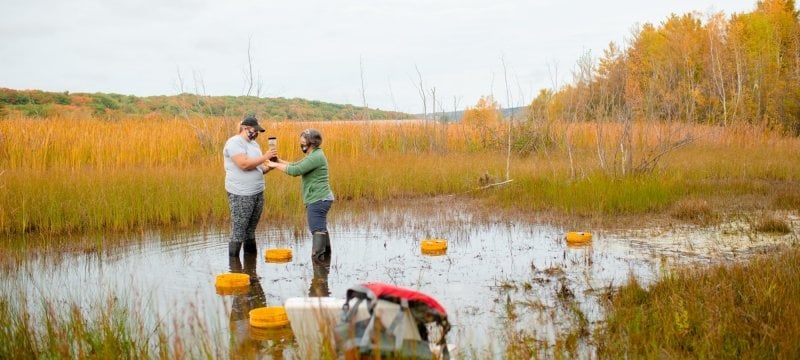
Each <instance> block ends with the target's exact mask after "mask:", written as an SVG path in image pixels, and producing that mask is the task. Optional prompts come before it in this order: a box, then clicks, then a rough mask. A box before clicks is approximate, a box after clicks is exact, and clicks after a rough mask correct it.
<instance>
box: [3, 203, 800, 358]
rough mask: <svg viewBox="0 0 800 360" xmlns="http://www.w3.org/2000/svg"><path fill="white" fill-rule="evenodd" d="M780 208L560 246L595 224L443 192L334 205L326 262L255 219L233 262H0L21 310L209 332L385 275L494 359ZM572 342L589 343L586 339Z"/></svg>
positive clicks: (279, 351)
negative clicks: (96, 311)
mask: <svg viewBox="0 0 800 360" xmlns="http://www.w3.org/2000/svg"><path fill="white" fill-rule="evenodd" d="M787 216H788V218H789V220H790V222H791V224H792V227H793V229H795V232H794V233H791V234H788V235H782V236H774V235H760V234H755V233H753V232H751V231H749V230H748V228H747V227H748V226H747V224H744V223H741V224H737V223H735V222H731V223H726V224H725V225H718V226H713V227H700V226H691V225H680V226H678V225H675V226H662V227H645V228H640V229H636V230H628V231H593V235H594V238H593V241H592V242H591V244H590V245H587V246H580V247H571V246H567V244H566V242H565V241H564V234H565V232H567V231H576V230H577V231H592V229H566V228H562V227H558V226H552V225H548V224H543V223H539V222H537V221H536V220H535V219H525V218H524V217H518V218H515V219H507V218H502V217H499V216H486V215H480V216H478V215H477V214H476V213H473V212H471V209H470V208H469V207H468V206H454V204H453V203H451V202H449V201H441V202H438V203H435V204H433V205H432V206H431V207H428V208H426V209H424V210H422V209H419V208H414V207H394V208H387V209H375V210H371V211H367V212H361V213H358V214H345V213H338V214H337V216H336V219H335V221H334V222H333V223H332V224H331V226H330V230H331V241H332V244H333V257H332V260H331V262H330V264H329V265H328V264H322V266H320V264H317V266H314V264H313V263H312V262H311V260H310V249H311V240H310V237H309V236H307V235H306V234H305V233H298V232H297V231H296V230H295V229H293V228H289V227H283V226H280V225H275V224H267V223H263V224H262V225H261V226H260V227H259V229H258V233H257V238H258V247H259V253H258V255H257V257H252V258H243V259H242V260H236V261H231V260H230V259H229V257H228V256H227V239H228V229H227V228H220V229H212V230H208V229H206V230H197V231H182V232H177V233H176V232H162V231H150V232H144V233H141V234H139V235H137V236H133V238H132V239H128V240H126V241H124V242H123V244H124V245H117V246H113V247H106V248H104V249H102V250H100V251H90V252H80V251H78V252H75V253H67V254H53V255H50V256H39V257H35V258H31V259H29V260H26V261H24V262H23V263H21V264H20V265H19V266H17V267H16V268H15V269H10V270H6V272H7V273H6V274H4V276H3V279H2V282H3V283H4V284H3V286H4V288H6V289H8V288H14V287H16V288H19V289H22V291H23V292H25V293H26V294H25V296H26V298H27V301H28V303H29V304H28V306H29V307H31V308H35V307H36V306H40V305H41V303H42V300H46V301H47V302H48V303H49V304H51V305H53V304H54V305H53V306H56V307H58V306H59V305H69V304H76V305H77V306H78V307H79V308H81V309H83V310H85V311H87V312H90V311H91V309H92V308H94V307H96V306H103V305H102V304H107V303H108V302H109V301H110V300H109V299H117V300H115V301H122V302H124V303H126V304H127V306H129V307H131V308H133V309H135V311H136V312H137V315H138V316H141V317H142V318H143V319H145V323H146V324H145V325H146V326H156V325H155V324H156V323H157V322H158V321H161V322H162V323H164V324H167V326H171V327H174V329H171V330H170V331H169V333H178V334H180V333H183V334H184V335H183V336H184V337H187V336H198V334H200V333H202V334H204V336H207V337H208V338H210V339H218V338H220V337H228V336H231V334H232V333H237V332H247V329H246V320H247V319H246V317H247V312H246V310H248V309H250V308H255V307H260V306H272V305H282V304H284V302H285V301H286V300H287V299H288V298H292V297H305V296H309V295H325V294H328V295H329V296H332V297H338V298H343V297H344V296H345V292H346V290H347V289H348V288H349V287H351V286H353V285H356V284H360V283H363V282H386V283H391V284H396V285H399V286H403V287H409V288H413V289H418V290H420V291H422V292H424V293H427V294H429V295H430V296H432V297H434V298H435V299H437V300H438V301H439V302H440V303H441V304H442V305H443V306H444V308H445V309H446V310H447V311H448V317H449V320H450V322H451V323H452V324H453V328H452V330H451V332H450V333H449V334H448V337H447V338H448V342H450V343H454V344H455V345H456V347H457V349H458V350H459V353H460V354H461V355H462V356H465V357H472V356H477V357H481V358H485V357H501V354H502V353H503V350H502V349H503V347H504V346H505V344H506V341H507V339H508V338H509V336H510V335H511V333H512V332H514V333H524V334H527V335H528V336H530V337H532V338H535V339H539V340H540V341H541V343H542V344H544V345H543V346H545V347H546V346H547V344H548V343H552V342H553V341H554V339H555V338H556V337H557V336H558V334H559V333H560V332H563V331H568V329H569V328H570V327H571V326H574V323H575V321H576V314H577V312H576V309H578V310H577V311H578V312H580V313H581V314H583V315H582V316H584V317H585V319H586V320H587V321H588V324H589V327H590V328H594V327H595V326H597V324H598V322H599V320H600V319H602V317H603V315H604V313H603V307H602V305H601V299H602V297H603V294H604V293H605V291H606V290H607V289H608V288H609V287H616V286H619V285H621V284H624V283H626V282H627V281H628V279H629V278H630V277H631V276H633V277H635V278H636V279H637V280H638V281H639V282H640V283H642V284H645V285H646V284H650V283H652V282H653V281H654V280H656V279H657V278H658V277H659V276H661V275H662V274H663V273H664V272H665V271H669V270H670V269H673V268H675V267H676V266H680V265H684V264H707V263H714V262H720V261H736V260H737V259H741V258H746V257H747V256H749V255H750V254H753V253H756V252H759V251H760V249H768V248H769V247H771V246H775V245H776V244H785V243H792V242H793V243H797V241H798V240H797V239H798V235H797V228H798V226H797V224H798V219H797V217H796V215H791V214H787ZM426 238H441V239H446V240H447V241H448V249H447V251H446V253H445V254H443V255H436V256H431V255H426V254H423V253H422V252H421V250H420V242H421V240H423V239H426ZM99 241H103V240H102V239H101V240H99ZM268 248H290V249H292V251H293V258H292V260H291V261H290V262H286V263H268V262H266V261H265V259H264V251H265V249H268ZM229 271H237V272H240V271H244V272H249V273H251V274H254V275H255V277H254V280H256V281H254V282H253V284H251V286H250V290H249V293H248V294H244V295H220V294H218V293H217V291H216V289H215V286H214V280H215V276H216V275H217V274H221V273H226V272H229ZM566 302H569V304H575V305H577V307H574V306H565V303H566ZM567 305H568V304H567ZM148 324H149V325H148ZM188 324H192V325H188ZM242 324H245V325H242ZM254 338H255V339H256V340H255V341H256V342H259V341H260V342H261V343H260V344H258V347H259V348H260V350H257V355H258V357H264V358H269V357H292V356H293V354H294V352H293V346H294V345H293V340H292V336H291V333H290V332H289V333H283V334H280V336H272V337H269V336H268V337H262V338H258V337H254ZM218 343H223V344H225V343H227V342H226V341H221V342H218ZM265 349H266V350H265ZM582 349H583V350H584V351H591V341H590V339H589V338H588V337H586V338H585V339H584V341H583V345H582ZM225 351H227V350H225Z"/></svg>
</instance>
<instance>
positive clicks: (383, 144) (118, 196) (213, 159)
mask: <svg viewBox="0 0 800 360" xmlns="http://www.w3.org/2000/svg"><path fill="white" fill-rule="evenodd" d="M237 120H238V119H233V118H196V119H195V118H192V119H183V118H151V117H147V118H145V117H139V118H126V119H120V120H114V121H105V120H96V119H72V118H60V117H51V118H45V119H30V118H24V117H16V118H15V117H12V118H7V119H4V120H0V232H3V233H5V234H20V233H26V232H28V233H29V232H52V233H59V232H76V231H77V232H81V231H86V230H97V229H113V230H132V229H136V228H139V227H147V226H162V225H168V226H178V227H187V226H196V225H198V224H200V225H202V224H214V223H217V222H219V221H224V220H225V219H226V218H227V216H228V208H227V200H226V198H225V192H224V186H223V180H224V171H223V169H222V155H221V149H222V146H223V144H224V142H225V140H226V139H227V138H228V137H230V136H231V135H233V133H234V132H235V129H236V124H237ZM264 126H265V127H266V128H267V132H266V133H265V134H262V137H261V138H259V139H258V141H259V142H260V143H261V145H262V148H266V146H265V141H266V137H267V136H277V137H278V149H279V155H280V156H281V157H282V158H284V159H287V160H296V159H299V158H300V157H301V153H300V150H299V148H298V146H297V142H298V137H299V134H300V132H301V131H302V130H303V129H305V128H307V127H315V128H318V129H319V130H320V131H321V132H322V133H323V136H324V142H323V149H324V150H325V152H326V155H327V156H328V160H329V162H330V169H331V170H330V171H331V183H332V187H333V190H334V192H335V194H336V197H337V199H339V202H338V203H337V205H336V206H337V207H351V208H352V207H359V206H364V204H369V203H372V202H380V201H386V200H391V199H402V198H416V197H423V196H424V197H428V196H437V195H462V196H469V197H477V198H481V199H483V200H485V201H486V202H487V204H488V205H490V206H495V207H505V208H508V209H512V210H521V211H531V210H536V211H539V210H544V211H554V212H557V213H562V214H566V215H580V216H601V217H605V216H615V215H620V214H642V213H650V212H661V211H663V210H665V209H668V208H670V206H671V205H672V204H674V203H675V202H676V201H678V200H681V199H684V198H700V199H704V198H709V199H713V198H722V199H726V200H729V199H731V198H735V197H737V196H743V195H746V196H757V197H768V196H773V194H772V190H771V189H773V188H774V187H775V186H778V187H780V188H784V189H787V190H786V191H788V193H789V194H795V195H796V194H797V190H796V189H797V186H798V185H797V181H798V179H800V162H798V161H790V160H789V159H796V158H798V155H800V140H799V139H797V138H790V137H789V138H787V137H783V136H780V135H778V134H774V133H769V132H766V131H763V130H760V129H758V128H753V127H737V128H717V127H706V126H701V125H686V126H685V129H684V131H686V132H688V133H692V134H694V135H696V138H697V140H696V141H695V142H694V143H692V144H690V145H689V146H687V147H683V148H681V149H678V150H675V151H673V152H671V153H670V154H669V155H668V156H666V157H664V158H663V159H662V161H661V162H660V163H659V165H660V166H658V167H656V168H655V170H654V171H652V172H651V173H645V174H636V175H628V176H622V177H620V176H613V175H612V176H610V175H609V173H608V171H607V170H603V169H601V167H600V165H599V164H600V162H599V160H598V158H599V155H598V153H599V150H598V149H603V152H604V154H605V155H606V157H607V158H612V156H611V154H613V153H614V151H616V150H615V149H616V148H617V147H618V145H616V143H615V141H616V140H617V139H618V138H619V136H620V134H621V133H622V131H621V128H620V127H619V126H614V125H611V124H609V125H606V126H605V127H604V128H603V129H602V132H598V127H597V126H596V124H591V123H578V124H567V123H557V122H556V123H550V124H548V126H547V127H546V128H537V127H531V128H528V127H520V128H518V129H517V128H515V129H514V130H513V131H514V133H513V135H514V137H515V143H521V142H523V141H522V140H521V139H523V140H524V138H526V137H527V138H532V139H534V138H535V139H540V138H548V139H555V140H556V141H554V142H548V143H542V144H540V145H542V146H538V147H536V151H534V152H528V151H521V150H520V151H515V152H514V153H513V154H512V155H511V158H510V169H509V170H510V171H509V172H510V177H511V178H512V179H513V180H514V181H513V182H511V183H509V184H507V185H505V186H503V187H495V188H491V189H487V190H482V191H476V190H475V189H477V188H479V187H480V186H482V185H486V184H487V183H493V182H498V181H502V180H505V176H506V167H505V166H506V147H505V143H504V141H505V140H504V139H505V135H504V132H505V131H506V130H505V127H504V126H500V127H498V128H494V129H488V130H487V129H486V128H472V127H468V126H465V125H463V124H449V125H443V124H435V123H430V122H422V121H381V122H347V121H343V122H317V123H297V122H270V123H266V124H264ZM635 127H636V129H637V134H638V135H637V137H636V138H635V142H636V143H637V144H638V145H637V146H639V147H638V148H641V149H646V148H648V147H651V146H652V145H653V144H656V143H657V142H658V141H659V140H658V139H659V136H660V135H659V134H662V133H664V132H666V131H668V129H669V128H668V127H667V126H666V125H664V126H659V124H657V123H656V124H651V123H647V124H645V123H639V124H637V125H635ZM526 129H527V130H526ZM541 131H547V132H548V133H547V134H538V133H531V132H541ZM598 133H600V134H601V135H600V136H601V137H600V138H598ZM600 140H602V141H600ZM570 158H571V159H572V160H570ZM299 187H300V186H299V179H298V178H290V177H287V176H285V175H283V174H280V173H278V172H275V173H270V174H268V175H267V191H266V198H265V201H266V211H265V213H264V217H265V218H267V219H269V220H272V221H282V222H291V223H292V224H294V226H295V227H296V228H298V229H300V228H302V227H303V226H304V225H303V224H304V221H305V220H304V217H303V208H302V204H301V199H300V194H299ZM722 202H723V203H727V204H732V203H735V202H730V201H727V202H726V201H722ZM766 202H767V203H769V204H773V205H769V204H768V206H774V207H787V206H788V207H793V206H795V205H796V201H792V200H790V201H788V202H787V201H782V202H781V201H778V200H773V199H772V198H770V199H769V200H768V201H766ZM710 203H714V202H710ZM335 217H336V212H335V211H334V212H333V213H332V220H333V221H335Z"/></svg>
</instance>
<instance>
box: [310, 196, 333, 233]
mask: <svg viewBox="0 0 800 360" xmlns="http://www.w3.org/2000/svg"><path fill="white" fill-rule="evenodd" d="M331 205H333V201H330V200H320V201H317V202H313V203H311V204H308V205H307V206H306V216H307V217H308V230H311V233H312V234H313V233H314V232H317V231H319V232H328V210H330V209H331Z"/></svg>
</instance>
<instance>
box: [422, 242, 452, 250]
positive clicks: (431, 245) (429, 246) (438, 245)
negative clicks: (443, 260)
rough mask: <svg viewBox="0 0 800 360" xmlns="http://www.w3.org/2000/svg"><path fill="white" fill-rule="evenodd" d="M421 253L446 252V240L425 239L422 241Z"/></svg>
mask: <svg viewBox="0 0 800 360" xmlns="http://www.w3.org/2000/svg"><path fill="white" fill-rule="evenodd" d="M421 246H422V251H423V252H425V251H442V250H447V240H443V239H425V240H422V244H421Z"/></svg>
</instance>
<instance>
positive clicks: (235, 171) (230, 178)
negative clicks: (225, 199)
mask: <svg viewBox="0 0 800 360" xmlns="http://www.w3.org/2000/svg"><path fill="white" fill-rule="evenodd" d="M239 154H245V155H246V156H247V157H248V158H253V157H259V156H261V155H262V153H261V147H260V146H258V143H257V142H255V140H253V141H247V140H245V139H243V138H242V137H241V136H239V135H235V136H232V137H231V138H230V139H228V141H226V142H225V147H224V148H223V149H222V157H223V158H224V160H225V190H226V191H227V192H229V193H231V194H234V195H241V196H248V195H255V194H258V193H260V192H262V191H264V173H263V172H262V171H261V167H260V166H259V167H258V168H256V169H253V170H242V169H240V168H239V167H238V166H236V163H235V162H233V159H231V157H232V156H236V155H239Z"/></svg>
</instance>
